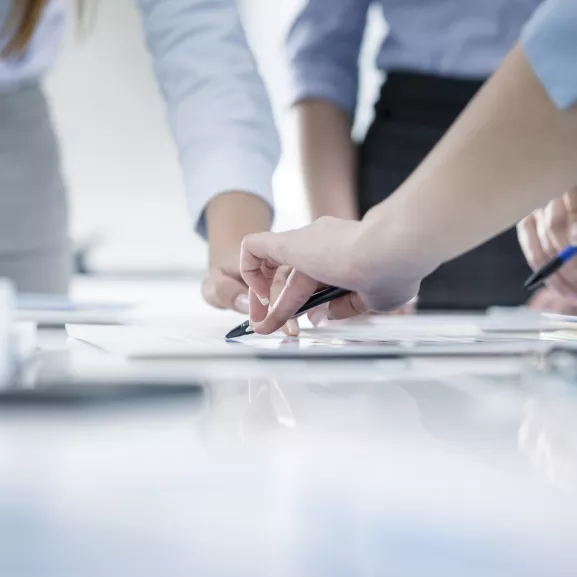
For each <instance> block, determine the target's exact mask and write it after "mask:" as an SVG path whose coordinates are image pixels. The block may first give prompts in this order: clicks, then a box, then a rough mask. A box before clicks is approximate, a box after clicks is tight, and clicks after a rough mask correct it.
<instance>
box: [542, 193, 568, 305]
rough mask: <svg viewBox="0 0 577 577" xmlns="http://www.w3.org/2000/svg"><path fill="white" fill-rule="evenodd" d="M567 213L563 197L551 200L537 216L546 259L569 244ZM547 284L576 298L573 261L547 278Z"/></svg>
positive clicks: (554, 255) (552, 256) (561, 292)
mask: <svg viewBox="0 0 577 577" xmlns="http://www.w3.org/2000/svg"><path fill="white" fill-rule="evenodd" d="M569 227H570V223H569V213H568V211H567V207H566V205H565V201H564V198H557V199H555V200H553V201H551V202H550V203H549V204H548V205H547V207H546V208H545V209H544V210H543V211H541V213H540V216H538V217H537V228H538V232H539V238H540V239H541V243H542V245H543V246H546V247H547V250H546V252H547V256H548V259H552V258H555V257H556V256H557V255H558V254H559V253H560V252H561V251H562V250H564V249H565V248H566V247H567V246H568V245H569V244H570V238H569V237H570V234H569ZM547 284H549V285H550V286H553V287H554V288H556V290H557V291H558V292H559V293H560V294H563V295H565V296H566V297H568V298H572V299H575V298H577V268H576V266H575V263H572V262H571V263H567V264H566V265H564V266H563V267H562V268H561V269H560V270H559V271H558V272H557V273H556V274H555V275H552V277H550V279H548V280H547Z"/></svg>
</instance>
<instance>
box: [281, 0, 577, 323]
mask: <svg viewBox="0 0 577 577" xmlns="http://www.w3.org/2000/svg"><path fill="white" fill-rule="evenodd" d="M371 4H376V5H378V6H380V8H381V9H382V11H383V14H384V16H385V18H386V19H387V22H388V24H389V27H390V31H389V33H388V35H387V37H386V38H385V40H384V42H383V44H382V46H381V49H380V52H379V54H378V58H377V66H378V68H379V69H380V70H381V71H383V72H385V73H386V74H387V78H386V81H385V82H384V84H383V85H382V88H381V92H380V97H379V99H378V102H377V104H376V106H375V118H374V120H373V122H372V124H371V126H370V128H369V130H368V133H367V135H366V137H365V138H364V140H363V141H362V142H361V143H360V144H359V145H358V146H356V145H355V143H354V142H353V141H352V139H351V128H352V124H353V119H354V115H355V109H356V104H357V91H358V76H359V67H358V59H359V52H360V47H361V42H362V38H363V34H364V31H365V28H366V22H367V14H368V10H369V7H370V5H371ZM539 4H540V0H483V1H482V2H481V1H478V0H375V1H373V0H307V1H306V3H305V5H304V7H303V8H302V10H301V12H300V13H299V15H298V16H297V18H296V19H295V21H294V23H293V25H292V27H291V29H290V32H289V34H288V37H287V40H286V46H287V51H288V54H289V58H290V64H291V70H292V79H293V88H294V89H293V95H292V100H293V103H294V106H295V108H296V112H297V116H298V125H299V132H300V148H301V158H302V164H303V169H304V174H305V182H306V188H307V193H308V198H309V203H310V207H311V213H312V216H313V218H318V217H321V216H325V215H327V216H334V217H338V218H344V219H357V218H362V217H363V216H364V215H365V214H366V212H367V211H368V210H369V209H370V208H371V207H373V206H374V205H376V204H378V203H379V202H380V201H382V200H383V199H384V198H386V197H387V196H389V195H390V194H391V193H392V192H393V191H395V190H396V189H397V188H398V187H399V186H400V185H401V184H402V182H403V181H404V180H405V179H406V178H407V177H408V176H409V175H410V174H411V172H412V171H413V170H414V169H415V168H416V167H417V166H418V165H419V164H420V162H421V161H422V160H423V159H424V158H425V157H426V156H427V154H428V153H429V152H430V151H431V150H432V149H433V148H434V146H435V145H436V144H437V142H438V141H439V140H440V139H441V137H442V136H443V134H444V133H445V132H446V131H447V129H448V128H449V127H450V126H451V124H452V123H453V122H454V121H455V120H456V118H457V117H458V116H459V114H460V113H461V112H462V111H463V109H464V108H465V107H466V106H467V104H468V103H469V101H470V100H471V99H472V98H473V96H474V95H475V94H476V93H477V91H478V90H479V88H480V87H481V86H482V84H483V82H484V81H485V80H486V78H487V77H488V76H490V75H491V74H492V73H493V72H494V70H495V69H496V68H497V67H498V65H499V64H500V62H501V61H502V59H503V58H504V56H505V55H506V54H507V52H508V51H509V50H510V49H511V48H512V47H513V45H514V44H515V41H516V40H517V38H518V36H519V33H520V31H521V28H522V26H523V24H524V23H525V21H526V20H528V19H529V17H530V16H531V14H532V13H533V11H534V10H535V9H536V8H537V7H538V5H539ZM465 217H466V215H463V218H465ZM529 272H530V271H529V268H528V266H527V263H526V261H525V258H524V257H523V253H522V251H521V248H520V246H519V242H518V240H517V237H516V233H515V229H514V228H513V229H510V230H508V231H506V232H503V233H502V234H500V235H499V236H497V237H496V238H494V239H492V240H490V241H488V242H487V243H485V244H483V245H482V246H480V247H478V248H476V249H474V250H473V251H471V252H469V253H468V254H465V255H463V256H461V257H458V258H457V259H455V260H453V261H451V262H448V263H445V264H444V265H443V266H441V267H440V268H439V269H438V270H436V271H435V272H434V273H433V274H431V275H430V276H429V277H427V278H426V279H424V280H423V283H422V285H421V290H420V292H419V306H420V307H421V308H424V309H484V308H487V307H489V306H491V305H508V306H515V305H521V304H524V303H525V301H526V300H527V293H526V292H525V291H524V289H523V282H524V280H525V279H526V278H527V275H528V274H529ZM532 305H533V306H536V307H539V306H546V307H548V308H554V309H556V310H559V312H562V311H563V312H571V311H573V310H574V308H575V307H574V306H573V305H572V304H570V303H568V302H566V301H565V300H564V299H562V298H561V297H559V296H552V294H551V291H548V290H545V291H542V292H541V293H540V294H538V295H537V296H536V297H535V298H534V300H533V302H532Z"/></svg>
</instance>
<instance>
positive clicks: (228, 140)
mask: <svg viewBox="0 0 577 577" xmlns="http://www.w3.org/2000/svg"><path fill="white" fill-rule="evenodd" d="M137 4H138V6H139V8H140V11H141V14H142V19H143V24H144V30H145V34H146V39H147V44H148V48H149V51H150V53H151V55H152V58H153V65H154V70H155V73H156V76H157V79H158V81H159V84H160V88H161V92H162V94H163V96H164V99H165V102H166V107H167V116H168V120H169V124H170V126H171V129H172V132H173V135H174V138H175V140H176V143H177V145H178V149H179V156H180V161H181V166H182V169H183V173H184V181H185V187H186V192H187V198H188V203H189V208H190V213H191V217H192V219H193V222H194V225H195V228H196V230H197V232H198V233H199V234H201V235H202V236H205V235H206V227H205V222H204V210H205V207H206V205H207V203H208V202H209V201H210V200H211V199H212V198H213V197H214V196H216V195H218V194H220V193H222V192H226V191H231V190H240V191H244V192H249V193H253V194H255V195H257V196H259V197H261V198H263V199H264V200H265V201H266V202H267V203H268V204H269V205H270V206H271V207H272V176H273V173H274V171H275V169H276V166H277V163H278V160H279V156H280V145H279V139H278V134H277V131H276V128H275V125H274V120H273V115H272V110H271V106H270V101H269V99H268V95H267V93H266V89H265V87H264V84H263V82H262V79H261V78H260V76H259V73H258V70H257V66H256V62H255V60H254V58H253V56H252V54H251V52H250V49H249V47H248V44H247V40H246V37H245V33H244V29H243V26H242V23H241V19H240V15H239V12H238V8H237V4H236V0H137Z"/></svg>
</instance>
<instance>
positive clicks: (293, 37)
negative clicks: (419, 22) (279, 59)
mask: <svg viewBox="0 0 577 577" xmlns="http://www.w3.org/2000/svg"><path fill="white" fill-rule="evenodd" d="M370 4H371V0H307V1H306V3H305V5H304V7H303V8H302V10H301V11H300V13H299V14H298V16H297V17H296V19H295V20H294V22H293V24H292V26H291V28H290V30H289V33H288V36H287V39H286V48H287V53H288V58H289V62H290V67H291V78H292V93H291V102H292V103H293V104H295V103H297V102H300V101H302V100H307V99H313V98H314V99H321V100H328V101H330V102H332V103H334V104H336V105H337V106H339V107H340V108H341V109H342V110H344V111H345V112H347V113H348V114H350V115H351V116H353V115H354V112H355V108H356V103H357V92H358V77H359V69H358V60H359V52H360V47H361V43H362V39H363V34H364V30H365V26H366V21H367V13H368V9H369V6H370Z"/></svg>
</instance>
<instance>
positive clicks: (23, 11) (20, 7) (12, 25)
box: [2, 0, 48, 56]
mask: <svg viewBox="0 0 577 577" xmlns="http://www.w3.org/2000/svg"><path fill="white" fill-rule="evenodd" d="M46 4H48V0H12V8H11V10H10V15H9V17H8V20H7V22H6V25H5V27H4V30H3V32H4V33H5V34H8V37H9V40H8V42H7V44H6V46H5V47H4V50H3V51H2V55H3V56H7V55H11V54H15V53H18V52H21V51H23V50H25V49H26V47H27V46H28V44H29V42H30V39H31V38H32V35H33V34H34V31H35V30H36V27H37V26H38V23H39V22H40V18H41V17H42V14H43V12H44V8H46Z"/></svg>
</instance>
